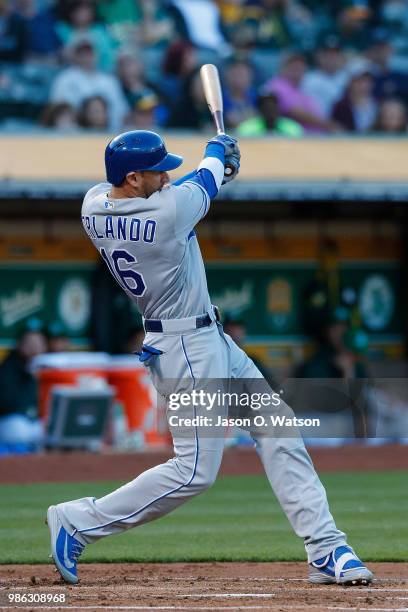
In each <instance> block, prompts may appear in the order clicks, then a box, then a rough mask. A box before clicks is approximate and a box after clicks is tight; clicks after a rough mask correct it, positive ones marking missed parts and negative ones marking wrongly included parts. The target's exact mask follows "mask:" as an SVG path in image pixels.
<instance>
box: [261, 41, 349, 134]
mask: <svg viewBox="0 0 408 612" xmlns="http://www.w3.org/2000/svg"><path fill="white" fill-rule="evenodd" d="M305 72H306V59H305V57H304V55H303V54H301V53H291V54H290V55H288V56H287V57H286V58H285V59H284V61H283V63H282V67H281V71H280V74H279V75H278V76H277V77H274V78H272V79H270V80H269V81H268V82H267V83H266V85H265V92H268V93H274V94H276V96H277V98H278V100H279V112H280V114H281V115H285V116H287V117H290V118H291V119H294V120H295V121H297V122H298V123H300V124H301V125H302V126H303V127H304V128H305V130H306V131H308V132H325V131H326V132H327V131H334V130H335V129H336V128H337V126H336V125H335V124H334V123H333V122H332V121H330V120H328V119H325V117H324V114H323V112H322V110H321V108H320V106H319V104H318V103H317V102H316V101H315V100H314V99H313V98H311V97H310V96H309V95H307V94H306V93H305V92H304V91H302V88H301V87H302V82H303V78H304V75H305Z"/></svg>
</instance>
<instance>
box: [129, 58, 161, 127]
mask: <svg viewBox="0 0 408 612" xmlns="http://www.w3.org/2000/svg"><path fill="white" fill-rule="evenodd" d="M117 74H118V77H119V79H120V82H121V84H122V89H123V92H124V94H125V96H126V99H127V101H128V104H129V107H130V109H131V112H130V114H129V115H128V116H127V117H126V120H125V122H126V124H129V125H135V118H134V116H133V114H134V113H135V112H137V110H138V109H140V110H141V111H142V116H140V117H139V118H138V121H139V120H140V121H141V123H143V124H146V125H147V124H149V125H155V126H156V127H157V126H159V125H164V124H165V123H166V120H167V117H168V108H167V107H166V106H165V105H164V104H162V103H161V101H160V100H159V98H158V96H157V94H156V92H155V91H153V90H152V88H151V87H150V84H149V83H148V82H147V81H146V80H145V78H144V74H143V66H142V64H141V63H140V62H139V60H138V59H136V56H135V54H134V53H132V52H130V51H124V52H123V53H121V55H120V56H119V58H118V69H117ZM142 98H143V99H144V100H150V101H151V100H153V99H154V104H153V105H151V104H150V107H149V109H147V107H146V105H144V107H143V108H142V107H141V106H140V105H139V103H140V100H141V99H142ZM142 106H143V104H142ZM150 111H152V112H153V115H154V117H152V118H150V119H149V117H148V112H150ZM151 119H152V121H151Z"/></svg>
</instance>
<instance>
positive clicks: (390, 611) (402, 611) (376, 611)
mask: <svg viewBox="0 0 408 612" xmlns="http://www.w3.org/2000/svg"><path fill="white" fill-rule="evenodd" d="M326 609H327V610H345V611H346V612H355V611H357V612H408V608H360V606H359V607H358V608H339V607H338V606H327V608H326Z"/></svg>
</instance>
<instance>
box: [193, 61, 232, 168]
mask: <svg viewBox="0 0 408 612" xmlns="http://www.w3.org/2000/svg"><path fill="white" fill-rule="evenodd" d="M200 76H201V82H202V84H203V89H204V95H205V99H206V100H207V104H208V108H209V109H210V113H211V115H212V116H213V119H214V123H215V127H216V130H217V134H225V128H224V105H223V102H222V92H221V83H220V76H219V74H218V68H217V66H214V64H204V66H201V69H200ZM232 172H233V168H231V167H230V166H228V165H227V166H226V167H225V174H226V176H228V175H230V174H231V173H232Z"/></svg>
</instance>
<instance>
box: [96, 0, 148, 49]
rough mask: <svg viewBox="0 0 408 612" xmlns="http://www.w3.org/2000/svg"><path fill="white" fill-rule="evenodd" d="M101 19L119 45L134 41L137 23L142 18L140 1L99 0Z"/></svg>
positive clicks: (99, 15) (98, 7)
mask: <svg viewBox="0 0 408 612" xmlns="http://www.w3.org/2000/svg"><path fill="white" fill-rule="evenodd" d="M96 6H97V12H98V17H99V19H100V20H101V21H102V22H103V23H104V24H105V25H106V27H107V30H108V32H109V35H110V37H111V38H112V40H113V41H114V42H115V44H116V45H117V46H123V45H129V44H130V43H133V41H134V39H135V37H136V34H137V24H138V23H139V21H140V19H141V10H140V6H139V3H138V2H137V1H135V0H98V2H97V3H96Z"/></svg>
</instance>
